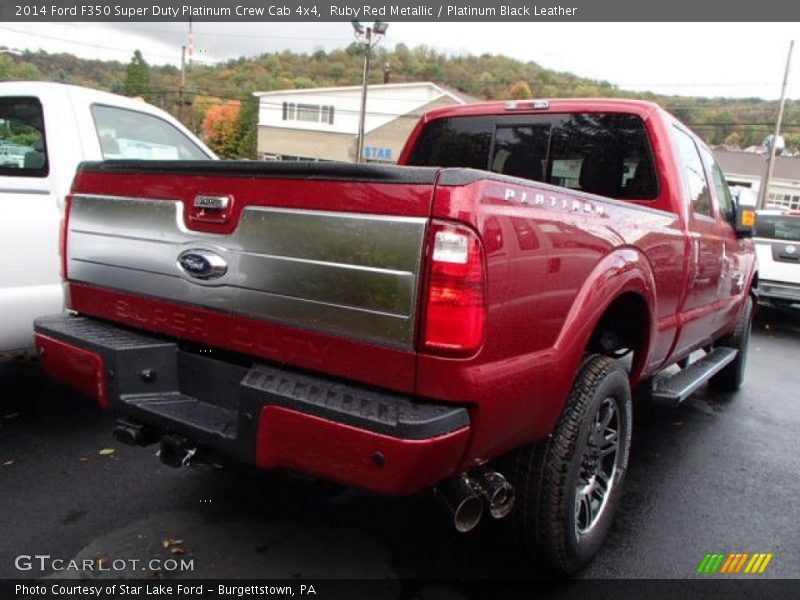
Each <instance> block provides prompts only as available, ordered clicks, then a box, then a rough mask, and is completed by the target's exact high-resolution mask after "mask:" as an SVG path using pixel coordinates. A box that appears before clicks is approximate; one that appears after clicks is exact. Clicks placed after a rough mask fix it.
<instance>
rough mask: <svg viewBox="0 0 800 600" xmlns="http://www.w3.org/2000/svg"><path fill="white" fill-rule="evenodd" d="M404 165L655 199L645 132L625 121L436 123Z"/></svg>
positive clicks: (574, 117)
mask: <svg viewBox="0 0 800 600" xmlns="http://www.w3.org/2000/svg"><path fill="white" fill-rule="evenodd" d="M409 164H410V165H414V166H438V167H471V168H476V169H484V170H487V171H494V172H495V173H503V174H505V175H512V176H514V177H522V178H525V179H531V180H534V181H542V182H545V183H551V184H553V185H559V186H562V187H567V188H570V189H575V190H582V191H585V192H590V193H593V194H600V195H603V196H609V197H612V198H620V199H641V200H652V199H654V198H655V197H656V196H657V195H658V181H657V178H656V172H655V168H654V167H653V158H652V153H651V151H650V144H649V140H648V137H647V131H646V129H645V126H644V123H643V122H642V120H641V119H640V118H639V117H637V116H635V115H628V114H619V113H608V114H605V113H578V114H561V115H559V114H555V115H550V114H548V115H514V116H506V115H502V116H496V117H453V118H449V119H439V120H436V121H432V122H431V123H429V124H428V125H427V126H426V128H425V130H424V131H423V132H422V135H421V136H420V138H419V140H418V141H417V144H416V145H415V147H414V149H413V151H412V153H411V156H410V158H409Z"/></svg>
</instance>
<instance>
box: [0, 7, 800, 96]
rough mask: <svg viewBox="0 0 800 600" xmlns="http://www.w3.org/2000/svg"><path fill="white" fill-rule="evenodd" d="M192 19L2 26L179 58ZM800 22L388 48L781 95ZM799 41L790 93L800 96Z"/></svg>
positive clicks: (212, 58)
mask: <svg viewBox="0 0 800 600" xmlns="http://www.w3.org/2000/svg"><path fill="white" fill-rule="evenodd" d="M187 31H188V24H187V23H174V22H173V23H146V22H138V23H93V24H89V23H35V24H29V23H0V45H3V46H6V47H8V48H15V49H30V50H37V49H40V48H41V49H43V50H46V51H48V52H69V53H72V54H76V55H78V56H82V57H85V58H100V59H108V60H112V59H113V60H119V61H121V62H127V61H128V60H129V59H130V57H131V54H132V53H133V50H134V49H137V48H138V49H140V50H141V51H142V53H143V55H144V57H145V59H146V60H147V61H148V62H149V63H151V64H165V63H171V64H179V63H180V53H181V45H184V44H186V43H187ZM194 37H195V53H194V57H195V59H196V60H198V61H201V62H207V63H216V62H221V61H224V60H227V59H230V58H236V57H239V56H254V55H258V54H261V53H264V52H271V51H276V50H277V51H280V50H285V49H290V50H293V51H296V52H297V51H299V52H311V51H314V50H315V49H319V48H322V49H325V50H331V49H335V48H342V47H345V46H347V45H348V44H349V43H350V42H351V41H353V35H352V29H351V27H350V24H349V23H347V22H342V23H256V22H254V23H212V22H199V23H195V24H194ZM793 38H795V39H797V41H798V42H800V24H798V23H546V24H545V23H518V22H517V23H441V22H440V23H430V22H424V23H404V22H398V23H390V26H389V31H388V33H387V36H386V38H385V39H384V40H383V41H382V44H384V45H385V46H386V47H388V48H392V47H394V45H395V44H398V43H404V44H406V45H407V46H409V47H413V46H417V45H420V44H425V45H427V46H430V47H432V48H435V49H436V50H438V51H441V52H445V53H447V54H450V55H459V54H462V55H463V54H483V53H485V52H488V53H493V54H503V55H506V56H510V57H513V58H517V59H520V60H524V61H528V60H530V61H534V62H536V63H538V64H539V65H541V66H543V67H546V68H549V69H555V70H557V71H568V72H571V73H574V74H576V75H580V76H582V77H589V78H592V79H601V80H606V81H610V82H611V83H614V84H616V85H618V86H619V87H621V88H623V89H630V90H636V91H652V92H656V93H662V94H680V95H689V96H709V97H717V96H728V97H759V98H766V99H777V98H778V97H779V96H780V90H781V82H782V79H783V72H784V67H785V61H786V56H787V52H788V49H789V40H791V39H793ZM798 55H800V48H798V47H797V44H796V47H795V52H794V57H793V61H792V62H793V64H792V67H793V68H792V70H791V71H790V75H789V85H788V87H787V97H789V98H796V99H800V56H798Z"/></svg>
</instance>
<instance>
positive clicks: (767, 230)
mask: <svg viewBox="0 0 800 600" xmlns="http://www.w3.org/2000/svg"><path fill="white" fill-rule="evenodd" d="M756 237H761V238H767V239H770V240H784V241H789V242H800V216H791V215H764V214H759V215H758V218H757V219H756Z"/></svg>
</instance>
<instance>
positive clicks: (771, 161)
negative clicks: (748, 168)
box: [756, 40, 794, 208]
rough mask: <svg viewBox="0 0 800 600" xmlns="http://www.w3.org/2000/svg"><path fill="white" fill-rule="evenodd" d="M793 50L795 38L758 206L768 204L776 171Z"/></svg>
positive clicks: (759, 193) (788, 56) (790, 45)
mask: <svg viewBox="0 0 800 600" xmlns="http://www.w3.org/2000/svg"><path fill="white" fill-rule="evenodd" d="M792 50H794V40H792V41H791V42H789V54H788V55H787V56H786V69H785V70H784V72H783V86H782V87H781V104H780V108H779V109H778V118H777V119H776V120H775V133H774V134H773V135H772V143H771V144H770V145H769V154H768V155H767V168H766V171H765V174H764V179H763V181H762V182H761V189H760V190H758V204H757V205H756V206H757V207H758V208H764V207H765V206H766V204H767V196H768V194H769V182H770V180H771V179H772V173H773V172H774V171H775V150H776V148H777V146H778V138H779V137H780V135H781V122H782V121H783V109H784V107H785V106H786V82H787V81H788V79H789V65H790V64H791V62H792Z"/></svg>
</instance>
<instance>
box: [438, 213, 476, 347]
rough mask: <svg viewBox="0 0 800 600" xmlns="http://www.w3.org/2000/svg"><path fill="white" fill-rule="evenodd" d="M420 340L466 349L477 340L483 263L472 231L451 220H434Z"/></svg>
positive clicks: (474, 344)
mask: <svg viewBox="0 0 800 600" xmlns="http://www.w3.org/2000/svg"><path fill="white" fill-rule="evenodd" d="M431 234H432V240H433V243H432V248H431V258H430V266H429V272H428V295H427V302H426V308H425V323H424V335H423V346H424V347H425V348H426V349H427V350H433V351H435V352H438V353H447V354H462V355H463V354H471V353H473V352H474V351H476V350H477V349H478V348H479V347H480V345H481V343H482V342H483V329H484V322H485V320H486V269H485V267H484V261H483V249H482V248H481V244H480V241H479V240H478V238H477V236H476V235H475V234H474V233H473V232H472V231H471V230H469V229H467V228H465V227H460V226H457V225H451V224H445V223H436V222H435V223H434V224H433V225H432V229H431Z"/></svg>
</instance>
